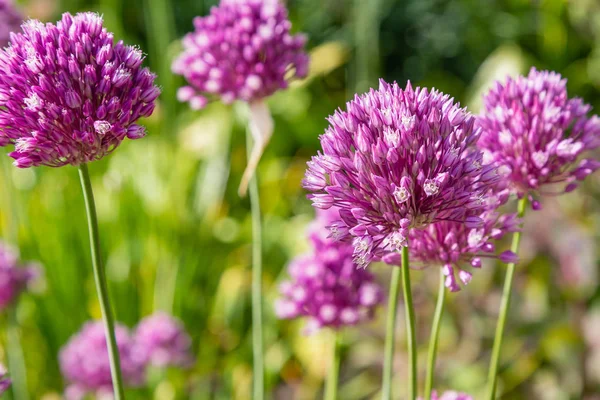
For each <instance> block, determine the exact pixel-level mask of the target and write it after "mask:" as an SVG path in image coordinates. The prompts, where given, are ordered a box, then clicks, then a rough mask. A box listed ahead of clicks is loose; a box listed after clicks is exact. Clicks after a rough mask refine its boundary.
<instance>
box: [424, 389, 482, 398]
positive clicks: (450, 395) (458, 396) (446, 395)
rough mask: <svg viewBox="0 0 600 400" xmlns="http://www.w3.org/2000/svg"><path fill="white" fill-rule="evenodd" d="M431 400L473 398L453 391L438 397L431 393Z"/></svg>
mask: <svg viewBox="0 0 600 400" xmlns="http://www.w3.org/2000/svg"><path fill="white" fill-rule="evenodd" d="M419 400H422V397H419ZM431 400H473V397H472V396H469V395H468V394H466V393H461V392H455V391H454V390H449V391H447V392H444V393H443V394H442V395H441V396H438V394H437V393H436V392H435V391H434V392H432V393H431Z"/></svg>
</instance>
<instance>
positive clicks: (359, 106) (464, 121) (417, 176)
mask: <svg viewBox="0 0 600 400" xmlns="http://www.w3.org/2000/svg"><path fill="white" fill-rule="evenodd" d="M329 122H330V126H329V127H328V128H327V130H326V132H325V134H324V135H322V136H321V138H320V140H321V145H322V148H323V153H322V154H321V153H319V154H318V155H317V156H315V157H313V158H312V160H311V161H310V162H308V169H307V171H306V176H305V179H304V181H303V185H304V187H305V188H306V189H307V190H309V191H310V192H312V194H310V195H309V198H311V199H312V201H313V205H314V206H315V207H316V208H322V209H327V208H329V207H331V206H337V207H339V209H340V210H339V215H340V219H339V220H338V221H336V222H335V223H333V224H332V226H334V228H335V236H337V237H338V238H339V239H343V240H346V241H352V242H353V245H354V257H355V262H356V263H357V264H358V265H360V266H366V265H368V264H369V262H370V261H371V260H373V259H374V258H378V257H383V256H384V255H385V254H387V253H393V252H398V251H399V250H400V249H401V247H403V246H406V245H407V238H408V232H409V230H410V229H413V228H423V227H425V226H427V225H428V224H431V223H434V222H438V221H455V222H459V223H466V224H467V225H468V227H470V228H473V227H479V226H480V225H481V223H482V221H481V220H480V218H479V217H478V215H479V214H480V213H481V210H482V208H483V206H482V204H481V196H483V195H484V194H485V193H486V192H487V191H488V190H489V188H490V187H491V186H492V185H495V184H496V183H497V182H498V180H499V177H498V175H497V173H496V170H495V169H494V167H492V166H490V165H482V154H481V152H480V151H479V150H477V149H476V148H475V147H474V146H473V144H474V143H475V142H476V141H477V140H478V138H479V130H477V129H474V122H475V121H474V118H473V117H472V116H471V115H470V114H469V113H467V112H466V111H465V110H464V109H462V108H460V107H459V106H458V105H456V104H455V103H454V100H453V99H452V98H451V97H449V96H447V95H444V94H443V93H441V92H439V91H437V90H435V89H433V90H431V91H430V90H428V89H425V88H416V89H415V90H413V88H412V87H411V85H410V82H409V83H408V85H407V87H406V89H401V88H400V87H399V86H398V85H397V84H396V83H394V84H388V83H386V82H384V81H383V80H381V81H380V85H379V89H378V90H373V89H371V91H370V92H369V93H367V94H364V95H361V96H356V97H355V98H354V100H352V101H350V102H348V103H347V106H346V110H345V111H342V110H338V111H337V112H336V113H335V114H334V115H333V116H332V117H330V119H329Z"/></svg>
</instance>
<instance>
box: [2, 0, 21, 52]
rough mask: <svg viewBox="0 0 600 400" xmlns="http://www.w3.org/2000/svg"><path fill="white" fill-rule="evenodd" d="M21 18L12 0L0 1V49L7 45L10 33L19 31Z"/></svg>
mask: <svg viewBox="0 0 600 400" xmlns="http://www.w3.org/2000/svg"><path fill="white" fill-rule="evenodd" d="M22 22H23V16H22V15H21V13H20V12H19V10H17V8H16V7H15V4H14V2H13V1H12V0H0V48H2V47H6V46H7V45H8V40H9V38H10V33H11V32H15V31H18V30H19V27H20V26H21V23H22Z"/></svg>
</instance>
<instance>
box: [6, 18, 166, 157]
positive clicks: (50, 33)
mask: <svg viewBox="0 0 600 400" xmlns="http://www.w3.org/2000/svg"><path fill="white" fill-rule="evenodd" d="M143 59H144V57H143V55H142V53H141V51H140V50H139V49H137V48H135V47H131V46H125V45H124V44H123V42H117V43H114V40H113V35H112V33H109V32H107V31H106V29H105V28H103V27H102V18H101V17H100V16H99V15H98V14H94V13H81V14H76V15H75V16H72V15H71V14H69V13H65V14H63V16H62V19H61V20H60V21H58V22H57V23H56V25H54V24H50V23H48V24H43V23H41V22H39V21H37V20H29V21H27V22H25V23H24V24H23V25H22V33H14V34H12V35H11V39H10V45H9V47H7V48H5V49H3V50H0V106H1V107H0V146H6V145H9V144H13V145H14V146H15V151H13V152H12V153H10V156H11V157H12V158H14V159H15V161H14V164H15V165H16V166H17V167H20V168H27V167H31V166H38V165H47V166H51V167H60V166H63V165H67V164H71V165H79V164H82V163H86V162H89V161H94V160H98V159H100V158H102V157H104V156H105V155H107V154H109V153H110V152H112V151H113V150H114V149H115V148H117V147H118V146H119V145H120V144H121V142H122V141H123V140H124V139H125V138H126V137H127V138H130V139H137V138H140V137H143V136H144V135H145V130H144V128H143V127H142V126H140V125H137V124H136V121H137V120H138V119H139V118H140V117H147V116H149V115H150V114H152V111H153V110H154V102H155V100H156V98H157V97H158V95H159V93H160V91H159V89H158V88H157V87H156V86H154V79H155V75H154V74H152V73H151V72H150V71H149V70H148V69H147V68H142V67H141V64H142V61H143Z"/></svg>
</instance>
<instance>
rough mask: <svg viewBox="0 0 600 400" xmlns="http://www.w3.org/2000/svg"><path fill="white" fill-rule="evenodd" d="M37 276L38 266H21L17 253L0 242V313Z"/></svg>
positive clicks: (12, 302)
mask: <svg viewBox="0 0 600 400" xmlns="http://www.w3.org/2000/svg"><path fill="white" fill-rule="evenodd" d="M39 274H40V267H39V265H38V264H34V263H29V264H25V265H22V264H21V263H20V262H19V255H18V253H17V252H16V251H15V250H14V249H12V248H11V247H9V246H8V245H6V244H5V243H2V242H0V311H3V310H5V309H6V308H8V307H9V306H10V305H12V304H14V302H15V301H16V299H17V297H18V296H19V295H20V294H21V293H22V292H23V291H24V290H25V289H26V288H27V286H28V284H30V283H31V282H32V281H33V280H34V279H35V278H36V277H37V276H39Z"/></svg>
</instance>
